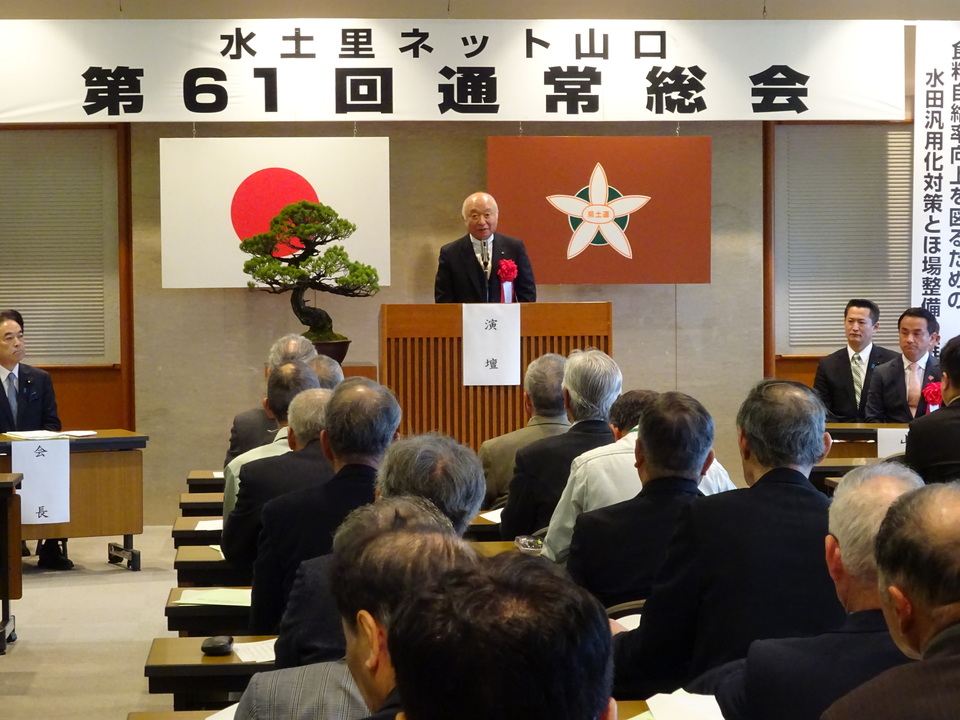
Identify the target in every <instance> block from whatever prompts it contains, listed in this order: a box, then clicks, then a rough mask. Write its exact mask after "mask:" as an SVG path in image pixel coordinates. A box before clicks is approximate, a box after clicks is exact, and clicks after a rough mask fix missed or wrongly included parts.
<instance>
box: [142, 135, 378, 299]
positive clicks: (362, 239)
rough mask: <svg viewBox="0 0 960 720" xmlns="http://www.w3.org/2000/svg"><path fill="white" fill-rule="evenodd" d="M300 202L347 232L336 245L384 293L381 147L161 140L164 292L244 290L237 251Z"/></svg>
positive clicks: (344, 142) (353, 142) (355, 142)
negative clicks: (341, 222) (337, 220)
mask: <svg viewBox="0 0 960 720" xmlns="http://www.w3.org/2000/svg"><path fill="white" fill-rule="evenodd" d="M301 200H310V201H312V202H320V203H323V204H324V205H329V206H330V207H332V208H333V209H334V210H336V211H337V213H338V214H339V215H340V217H342V218H345V219H346V220H349V221H350V222H352V223H353V224H354V225H356V226H357V230H356V232H354V233H353V235H351V236H350V237H349V238H347V239H346V240H343V241H340V242H342V243H343V246H344V248H345V249H346V250H347V253H348V254H349V256H350V259H351V260H355V261H359V262H363V263H366V264H368V265H372V266H373V267H375V268H376V269H377V272H378V273H379V275H380V284H381V285H389V284H390V147H389V140H388V138H203V139H200V138H192V139H181V138H164V139H161V140H160V205H161V209H160V236H161V252H162V259H161V263H162V270H163V287H165V288H225V287H246V285H247V281H248V280H249V277H248V276H247V275H246V274H245V273H244V272H243V263H244V261H245V260H247V259H249V258H250V255H247V254H245V253H243V252H241V251H240V241H241V240H243V239H244V238H247V237H250V236H252V235H256V234H257V233H262V232H266V231H267V230H269V229H270V220H271V218H273V217H274V216H275V215H276V214H277V213H278V212H279V211H280V210H281V209H283V208H284V207H285V206H286V205H289V204H291V203H295V202H299V201H301Z"/></svg>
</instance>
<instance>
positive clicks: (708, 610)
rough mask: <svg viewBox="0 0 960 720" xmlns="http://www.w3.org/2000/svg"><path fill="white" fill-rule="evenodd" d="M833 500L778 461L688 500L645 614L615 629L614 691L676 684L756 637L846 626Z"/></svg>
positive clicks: (640, 691) (631, 694) (645, 692)
mask: <svg viewBox="0 0 960 720" xmlns="http://www.w3.org/2000/svg"><path fill="white" fill-rule="evenodd" d="M828 507H829V500H828V499H827V497H826V496H825V495H823V494H822V493H821V492H819V491H818V490H817V489H816V488H814V487H813V485H811V484H810V481H809V480H807V478H805V477H804V476H803V475H802V474H801V473H799V472H797V471H795V470H790V469H787V468H777V469H775V470H771V471H770V472H768V473H767V474H766V475H764V476H763V477H762V478H760V479H759V480H758V481H757V482H756V483H755V484H754V485H753V487H751V488H747V489H743V490H731V491H729V492H725V493H719V494H717V495H710V496H708V497H704V498H698V499H697V500H694V501H693V502H692V503H690V504H689V505H687V506H686V507H685V508H683V509H682V510H681V511H680V517H679V519H678V521H677V530H676V532H675V533H674V535H673V537H672V538H671V540H670V543H669V545H668V546H667V557H666V559H665V560H664V562H663V565H662V566H661V567H660V570H659V572H658V573H657V576H656V579H655V580H654V583H653V591H652V592H651V593H650V597H649V598H648V599H647V602H646V605H645V606H644V609H643V622H641V623H640V627H639V628H637V629H636V630H633V631H631V632H623V633H619V634H618V635H616V636H615V637H614V668H615V678H614V697H616V698H617V699H626V698H647V697H649V696H650V695H653V694H654V693H658V692H672V691H674V690H676V689H677V688H679V687H681V686H683V685H684V684H685V683H687V682H689V681H690V680H692V679H693V678H695V677H698V676H699V675H701V674H703V673H704V672H706V671H707V670H709V669H711V668H714V667H716V666H718V665H721V664H723V663H725V662H729V661H731V660H736V659H738V658H742V657H745V656H746V654H747V648H748V647H749V646H750V643H751V642H753V641H754V640H760V639H763V638H774V637H800V636H803V635H813V634H815V633H821V632H826V631H827V630H829V629H831V628H834V627H837V626H838V625H840V623H841V622H843V617H844V612H843V608H842V607H841V605H840V603H839V602H838V600H837V596H836V591H835V589H834V585H833V582H832V581H831V580H830V575H829V574H828V573H827V568H826V564H825V563H824V562H823V538H824V537H825V536H826V534H827V508H828Z"/></svg>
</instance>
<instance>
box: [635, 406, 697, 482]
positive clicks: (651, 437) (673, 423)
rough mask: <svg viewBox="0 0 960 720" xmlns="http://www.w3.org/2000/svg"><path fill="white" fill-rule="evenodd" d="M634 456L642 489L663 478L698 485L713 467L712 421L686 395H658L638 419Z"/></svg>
mask: <svg viewBox="0 0 960 720" xmlns="http://www.w3.org/2000/svg"><path fill="white" fill-rule="evenodd" d="M635 452H636V458H637V474H638V475H639V476H640V482H642V483H643V484H644V485H646V484H647V483H649V482H652V481H654V480H659V479H661V478H666V477H673V478H685V479H687V480H693V481H694V482H699V481H700V478H701V476H703V474H704V473H706V472H707V470H709V469H710V465H712V464H713V457H714V453H713V418H712V417H711V416H710V413H708V412H707V409H706V408H705V407H704V406H703V405H701V404H700V402H699V401H697V400H696V399H694V398H692V397H690V396H689V395H686V394H684V393H682V392H665V393H661V394H660V395H658V396H657V397H656V398H654V400H653V402H651V403H650V405H649V407H648V408H647V409H646V410H645V411H644V413H643V415H641V417H640V425H639V434H638V435H637V447H636V450H635Z"/></svg>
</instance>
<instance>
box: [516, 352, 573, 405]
mask: <svg viewBox="0 0 960 720" xmlns="http://www.w3.org/2000/svg"><path fill="white" fill-rule="evenodd" d="M566 363H567V359H566V358H565V357H564V356H563V355H557V354H555V353H547V354H545V355H541V356H540V357H538V358H537V359H536V360H534V361H533V362H531V363H530V364H529V365H528V366H527V372H526V373H524V375H523V409H524V411H525V412H526V414H527V415H528V416H529V417H536V416H538V415H539V416H540V417H558V416H560V415H563V414H564V408H563V387H562V384H563V366H564V365H566Z"/></svg>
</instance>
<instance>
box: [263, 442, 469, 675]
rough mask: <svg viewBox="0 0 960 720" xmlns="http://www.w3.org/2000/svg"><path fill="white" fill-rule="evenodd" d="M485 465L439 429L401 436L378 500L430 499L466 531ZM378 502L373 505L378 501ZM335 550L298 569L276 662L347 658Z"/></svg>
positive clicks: (380, 478) (380, 480) (380, 475)
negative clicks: (333, 582) (334, 583)
mask: <svg viewBox="0 0 960 720" xmlns="http://www.w3.org/2000/svg"><path fill="white" fill-rule="evenodd" d="M483 493H484V479H483V470H482V468H481V466H480V461H479V459H478V458H477V455H476V453H474V452H473V450H471V449H470V448H468V447H466V446H464V445H461V444H459V443H458V442H457V441H456V440H454V439H453V438H450V437H447V436H445V435H438V434H436V433H427V434H425V435H414V436H412V437H407V438H401V439H400V440H397V441H396V442H395V443H393V445H391V446H390V448H389V449H388V450H387V452H386V455H385V456H384V458H383V463H382V464H381V466H380V469H379V471H378V472H377V496H378V498H379V499H378V500H377V503H380V502H383V501H384V500H387V499H389V498H393V497H419V498H423V499H425V500H429V501H430V502H431V503H432V504H433V505H434V506H436V507H437V508H438V509H439V510H440V512H441V513H443V515H444V516H445V517H447V518H448V519H449V520H450V521H451V523H452V524H453V528H454V530H455V532H456V533H457V534H458V535H463V533H464V532H465V531H466V529H467V527H468V526H469V524H470V520H471V519H472V518H473V517H474V516H475V515H476V514H477V512H478V510H479V508H480V503H481V502H482V500H483ZM377 503H374V504H377ZM342 534H343V531H342V530H341V531H338V532H337V536H336V538H335V539H334V544H333V554H331V555H325V556H322V557H317V558H313V559H312V560H306V561H304V562H303V563H301V565H300V569H299V570H298V571H297V575H296V580H295V581H294V584H293V588H292V589H291V590H290V597H289V599H288V601H287V607H286V610H285V612H284V614H283V620H282V621H281V623H280V636H279V637H278V638H277V643H276V656H277V667H281V668H282V667H293V666H296V665H305V664H307V663H313V662H320V661H323V660H336V659H338V658H341V657H343V653H344V651H345V649H346V641H345V639H344V636H343V627H342V625H341V623H340V616H339V614H338V613H337V609H336V603H335V602H334V600H333V591H332V588H331V587H330V577H329V568H330V565H331V564H332V562H333V557H334V556H335V555H336V554H337V552H338V548H339V543H341V542H348V541H349V537H346V536H345V537H341V535H342Z"/></svg>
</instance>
